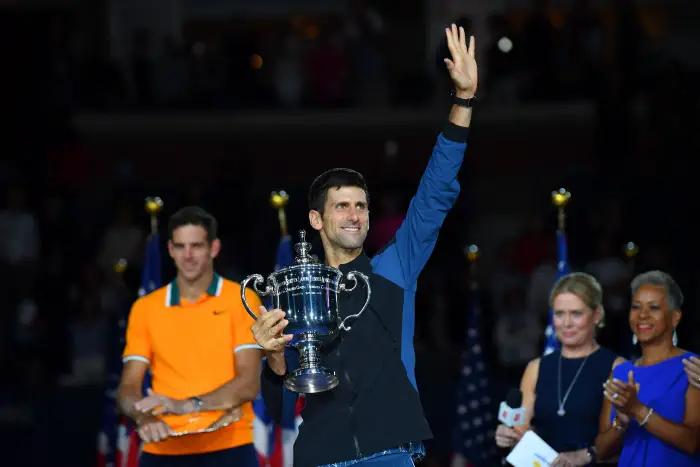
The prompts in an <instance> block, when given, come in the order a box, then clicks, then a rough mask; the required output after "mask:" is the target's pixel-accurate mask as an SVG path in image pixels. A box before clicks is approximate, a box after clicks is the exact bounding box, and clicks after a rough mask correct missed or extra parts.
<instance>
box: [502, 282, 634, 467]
mask: <svg viewBox="0 0 700 467" xmlns="http://www.w3.org/2000/svg"><path fill="white" fill-rule="evenodd" d="M602 302H603V292H602V288H601V286H600V284H599V283H598V281H597V280H596V279H595V278H594V277H593V276H591V275H589V274H585V273H580V272H575V273H571V274H567V275H566V276H563V277H562V278H561V279H559V280H558V281H557V282H556V284H554V287H553V288H552V291H551V294H550V300H549V303H550V306H551V307H552V310H553V313H554V317H553V324H554V330H555V332H556V336H557V339H559V342H560V343H561V350H558V351H555V352H553V353H551V354H549V355H546V356H544V357H541V358H537V359H535V360H532V361H531V362H530V363H529V364H528V366H527V368H526V369H525V373H524V374H523V377H522V381H521V383H520V389H521V391H522V393H523V406H524V407H525V408H526V410H527V415H526V420H527V423H526V424H525V425H522V426H519V427H517V428H509V427H506V426H504V425H500V426H499V427H498V428H497V430H496V444H497V445H498V446H500V447H504V448H510V447H512V446H514V445H515V444H516V443H517V442H518V440H519V439H520V438H521V436H522V435H523V434H524V433H525V432H526V431H527V430H529V429H532V430H534V431H537V433H538V434H539V436H540V437H541V438H542V439H543V440H544V441H546V442H547V443H548V444H549V445H550V446H552V448H554V449H555V450H556V451H557V452H559V453H560V454H559V456H558V457H557V458H556V459H555V461H554V462H553V463H552V464H551V465H552V467H569V466H579V465H596V460H597V455H596V450H595V438H596V435H597V434H598V428H599V414H600V411H601V408H602V405H603V395H602V394H601V393H600V390H599V388H600V387H601V385H602V384H603V383H604V382H605V381H606V380H607V379H608V376H609V375H610V372H611V371H612V369H613V368H614V367H615V366H616V365H617V364H619V363H622V362H624V359H623V358H621V357H618V356H617V355H616V354H615V353H613V352H612V351H610V350H608V349H605V348H602V347H600V345H598V343H597V342H596V330H597V329H598V328H600V327H602V325H603V318H604V310H603V306H602Z"/></svg>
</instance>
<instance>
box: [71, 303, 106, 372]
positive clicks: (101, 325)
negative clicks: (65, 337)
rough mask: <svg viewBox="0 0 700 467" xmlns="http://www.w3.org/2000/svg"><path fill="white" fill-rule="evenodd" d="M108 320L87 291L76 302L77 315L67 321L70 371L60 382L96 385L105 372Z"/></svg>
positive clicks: (98, 304)
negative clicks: (68, 322)
mask: <svg viewBox="0 0 700 467" xmlns="http://www.w3.org/2000/svg"><path fill="white" fill-rule="evenodd" d="M108 324H109V321H108V320H107V317H106V315H105V314H104V313H103V311H102V309H101V307H100V300H99V296H97V295H96V294H95V293H93V291H91V290H87V291H85V293H84V295H83V296H82V297H81V299H80V300H79V303H78V314H77V316H76V317H75V318H74V319H72V320H71V323H70V325H69V329H70V333H69V336H70V347H71V351H72V352H71V365H70V368H71V372H70V374H68V375H65V376H64V377H63V378H61V383H62V384H64V385H85V384H99V383H102V382H103V381H104V377H105V374H106V355H107V350H108V346H109V345H110V342H108V339H107V338H108V337H109V335H110V334H109V328H108Z"/></svg>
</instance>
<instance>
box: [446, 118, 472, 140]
mask: <svg viewBox="0 0 700 467" xmlns="http://www.w3.org/2000/svg"><path fill="white" fill-rule="evenodd" d="M442 135H443V136H444V137H445V138H446V139H449V140H450V141H454V142H455V143H466V142H467V137H468V136H469V127H465V126H458V125H455V124H454V123H452V122H447V124H446V125H445V127H444V128H443V130H442Z"/></svg>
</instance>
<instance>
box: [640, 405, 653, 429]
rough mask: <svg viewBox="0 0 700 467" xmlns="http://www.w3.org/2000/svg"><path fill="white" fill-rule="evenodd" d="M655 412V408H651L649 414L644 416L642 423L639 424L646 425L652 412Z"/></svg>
mask: <svg viewBox="0 0 700 467" xmlns="http://www.w3.org/2000/svg"><path fill="white" fill-rule="evenodd" d="M653 413H654V409H649V412H647V416H646V417H644V420H642V423H640V424H639V426H644V425H646V424H647V422H648V421H649V417H651V414H653Z"/></svg>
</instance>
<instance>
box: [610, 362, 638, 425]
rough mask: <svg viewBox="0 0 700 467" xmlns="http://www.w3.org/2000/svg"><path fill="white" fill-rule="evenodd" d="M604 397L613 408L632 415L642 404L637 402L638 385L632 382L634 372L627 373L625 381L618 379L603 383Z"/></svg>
mask: <svg viewBox="0 0 700 467" xmlns="http://www.w3.org/2000/svg"><path fill="white" fill-rule="evenodd" d="M603 390H604V391H603V394H604V395H605V398H606V399H607V400H609V401H610V403H611V404H612V405H613V407H615V410H616V411H617V412H618V413H620V414H623V415H626V416H628V417H634V416H635V414H636V413H638V412H639V409H641V408H642V407H644V405H643V404H642V403H641V402H639V397H638V394H639V387H638V386H637V385H636V384H635V382H634V372H632V370H630V371H629V373H628V374H627V382H623V381H620V380H619V379H613V380H608V381H606V382H605V383H603Z"/></svg>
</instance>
